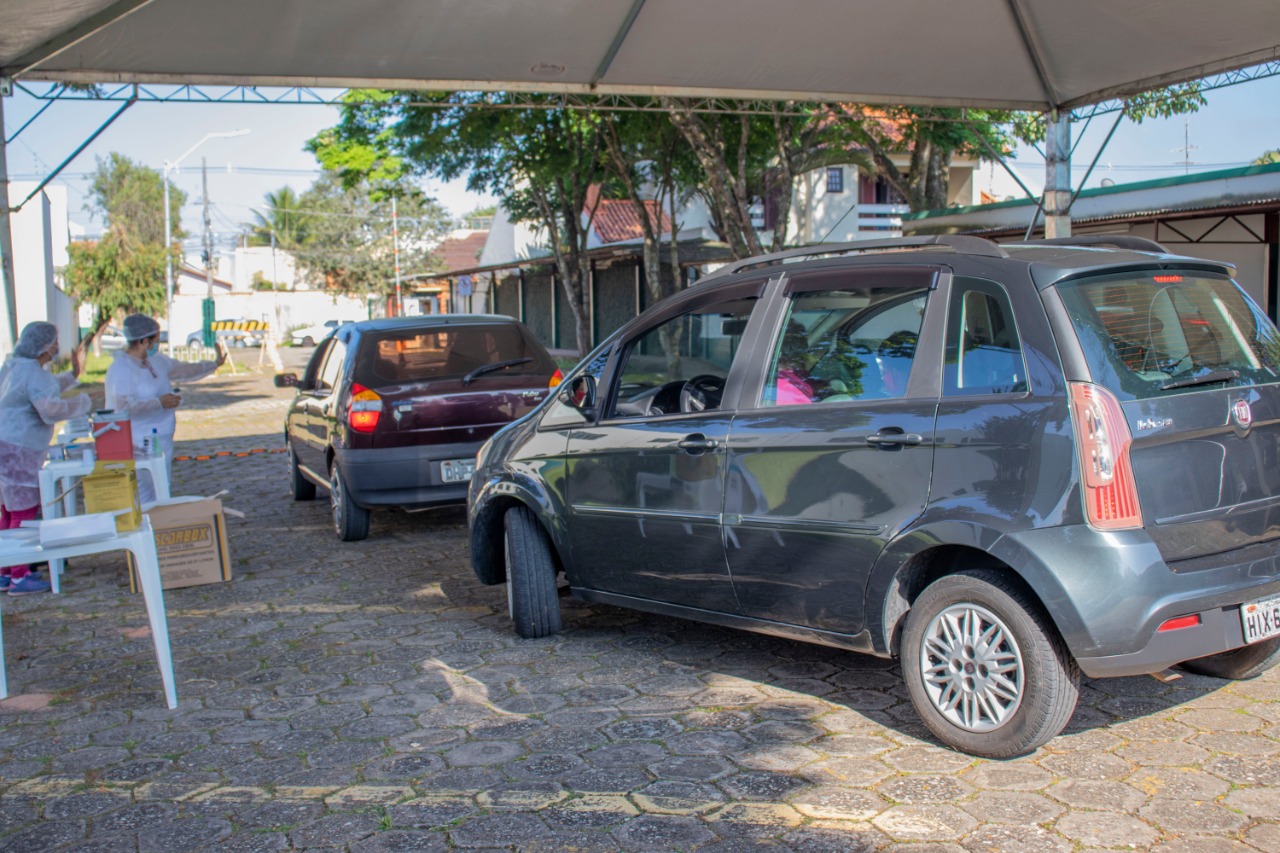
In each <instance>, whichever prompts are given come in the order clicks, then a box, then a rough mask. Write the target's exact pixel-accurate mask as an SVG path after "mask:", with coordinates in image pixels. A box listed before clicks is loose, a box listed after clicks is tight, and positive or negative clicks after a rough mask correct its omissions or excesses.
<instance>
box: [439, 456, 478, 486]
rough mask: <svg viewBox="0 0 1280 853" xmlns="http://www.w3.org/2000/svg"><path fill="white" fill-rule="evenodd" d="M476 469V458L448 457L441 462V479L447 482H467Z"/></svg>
mask: <svg viewBox="0 0 1280 853" xmlns="http://www.w3.org/2000/svg"><path fill="white" fill-rule="evenodd" d="M475 470H476V460H474V459H446V460H445V461H443V462H441V463H440V479H441V480H444V481H445V482H446V483H466V482H469V481H470V480H471V475H472V474H474V473H475Z"/></svg>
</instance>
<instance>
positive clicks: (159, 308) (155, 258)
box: [66, 226, 171, 364]
mask: <svg viewBox="0 0 1280 853" xmlns="http://www.w3.org/2000/svg"><path fill="white" fill-rule="evenodd" d="M67 251H68V253H69V255H70V261H69V262H68V264H67V269H66V289H67V293H68V294H70V295H71V297H72V298H73V299H76V300H77V301H79V302H83V303H88V304H89V305H92V306H93V308H94V319H93V322H92V323H91V324H90V326H89V328H90V329H91V331H90V333H89V334H88V335H87V336H86V337H85V338H84V339H83V340H82V341H80V343H79V344H77V345H76V351H77V354H78V355H79V356H80V361H81V363H82V364H83V363H84V354H85V351H86V350H87V349H88V347H89V343H90V342H91V341H92V340H93V339H94V337H96V336H97V335H98V333H100V332H101V331H102V329H103V328H104V327H105V326H106V325H107V324H108V323H110V322H111V321H112V320H114V319H115V318H116V317H117V316H120V315H124V314H132V313H135V312H137V313H141V314H150V315H152V316H157V315H159V314H162V313H164V310H165V285H164V282H165V276H164V272H165V263H166V261H168V260H169V259H170V257H171V255H170V253H168V252H166V251H165V248H164V244H163V243H144V242H142V241H140V240H138V239H136V238H135V237H134V236H133V235H131V234H129V233H128V232H127V231H126V230H125V229H123V228H121V227H119V226H115V227H112V228H110V229H109V230H108V231H107V233H106V234H104V235H103V237H102V239H100V240H97V241H80V242H75V243H72V244H71V245H70V246H68V247H67Z"/></svg>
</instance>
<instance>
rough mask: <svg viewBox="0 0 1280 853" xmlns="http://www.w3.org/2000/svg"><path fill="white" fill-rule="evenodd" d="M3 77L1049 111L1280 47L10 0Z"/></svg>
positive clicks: (1266, 55)
mask: <svg viewBox="0 0 1280 853" xmlns="http://www.w3.org/2000/svg"><path fill="white" fill-rule="evenodd" d="M0 21H3V22H4V23H3V26H0V76H5V77H10V78H27V79H48V80H62V81H81V82H110V81H122V82H139V83H142V82H151V83H210V84H212V83H229V84H231V83H234V84H248V85H264V86H266V85H308V86H325V87H329V86H334V87H345V86H379V87H403V88H422V89H491V90H503V89H509V90H538V91H544V92H545V91H562V92H578V93H582V92H592V93H600V94H632V95H637V94H638V95H645V94H674V95H700V96H707V95H711V96H725V97H744V98H795V99H841V100H847V101H860V102H865V103H895V104H901V103H914V104H952V105H968V106H992V107H994V106H999V107H1010V108H1018V109H1033V110H1051V109H1058V108H1064V107H1072V106H1075V105H1079V104H1085V103H1092V102H1095V101H1099V100H1103V99H1107V98H1111V97H1117V96H1123V95H1126V94H1132V93H1134V92H1137V91H1141V90H1143V89H1148V88H1152V87H1155V86H1160V85H1166V84H1170V83H1177V82H1182V81H1186V80H1192V79H1196V78H1200V77H1204V76H1207V75H1210V74H1214V73H1217V72H1221V71H1227V70H1230V69H1234V68H1241V67H1245V66H1248V65H1254V64H1258V63H1261V62H1266V61H1269V60H1273V59H1277V58H1280V9H1278V8H1277V5H1276V0H1222V2H1218V3H1207V2H1204V0H1158V2H1157V0H1129V2H1125V3H1118V2H1116V0H1070V2H1063V0H967V2H946V0H893V2H886V0H795V2H790V3H788V2H780V0H536V2H533V0H217V2H208V0H0Z"/></svg>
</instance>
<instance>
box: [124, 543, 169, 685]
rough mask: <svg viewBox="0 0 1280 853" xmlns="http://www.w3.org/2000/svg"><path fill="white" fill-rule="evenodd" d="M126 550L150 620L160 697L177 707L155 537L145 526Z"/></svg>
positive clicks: (167, 624) (167, 623) (167, 621)
mask: <svg viewBox="0 0 1280 853" xmlns="http://www.w3.org/2000/svg"><path fill="white" fill-rule="evenodd" d="M130 539H131V541H130V543H129V551H130V552H131V553H132V554H133V561H134V564H135V565H136V566H137V569H138V585H139V586H141V587H142V597H143V599H145V601H146V604H147V618H148V619H149V620H150V622H151V640H152V642H154V643H155V647H156V663H157V664H159V666H160V680H161V681H163V682H164V698H165V701H166V702H168V704H169V707H170V708H176V707H178V693H177V689H176V688H175V687H174V684H173V653H172V651H171V650H170V648H169V618H168V616H166V614H165V611H164V590H163V589H162V588H161V587H160V562H159V560H158V559H157V558H156V542H155V536H154V534H152V532H151V527H150V526H149V525H148V526H145V527H143V528H142V529H141V530H139V531H138V532H137V533H134V534H133V535H132V536H131V537H130Z"/></svg>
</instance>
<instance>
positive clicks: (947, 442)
mask: <svg viewBox="0 0 1280 853" xmlns="http://www.w3.org/2000/svg"><path fill="white" fill-rule="evenodd" d="M1232 273H1233V270H1232V268H1231V267H1229V266H1227V265H1225V264H1223V263H1220V262H1216V261H1206V260H1197V259H1193V258H1185V257H1178V256H1174V255H1170V254H1168V253H1167V252H1166V250H1165V249H1164V248H1163V247H1161V246H1159V245H1157V244H1155V243H1153V242H1151V241H1147V240H1140V239H1137V238H1128V237H1095V238H1092V239H1090V238H1088V237H1082V238H1075V239H1072V240H1066V241H1039V242H1030V243H1025V244H1018V245H1003V246H1001V245H996V244H994V243H991V242H988V241H986V240H980V239H977V238H973V237H950V238H946V237H938V238H908V239H901V240H890V241H883V242H864V243H852V244H848V245H846V246H831V247H828V246H822V247H815V248H813V249H808V250H796V251H793V252H787V253H781V254H778V255H772V256H765V257H760V258H753V259H748V260H746V261H743V262H740V263H737V264H734V265H732V266H730V267H728V268H726V269H724V270H722V271H720V272H718V273H716V274H714V275H712V276H709V277H708V278H707V279H705V280H704V282H702V283H700V284H698V285H696V286H694V287H691V288H689V289H688V290H687V291H684V292H682V293H680V294H678V295H677V296H674V297H672V298H670V299H668V300H665V301H663V302H660V303H658V304H657V305H654V306H653V307H652V308H650V309H649V310H648V311H646V312H645V313H644V314H642V315H641V316H639V317H638V318H636V319H635V320H633V321H632V322H630V323H629V324H627V325H626V326H624V327H623V328H622V329H620V330H619V331H618V332H617V333H615V334H614V335H613V336H612V337H610V338H609V339H608V340H607V341H606V342H605V343H604V344H603V345H602V346H601V347H600V348H599V349H598V350H597V351H596V352H595V353H594V354H593V355H591V356H590V357H588V358H587V359H586V360H585V361H584V362H583V363H582V364H581V365H580V366H579V367H578V368H575V370H574V371H573V372H571V373H570V375H569V377H568V379H567V380H566V381H565V383H564V384H563V386H562V387H561V390H560V391H558V392H557V393H556V395H555V396H554V397H553V399H551V400H548V401H547V402H546V403H545V404H544V405H543V406H542V407H541V409H540V410H539V411H538V412H536V413H535V414H534V415H533V416H531V417H529V418H526V419H524V420H522V421H520V422H518V423H516V424H513V425H512V426H510V427H508V428H506V429H504V430H503V431H501V432H499V433H498V434H497V435H495V436H494V437H493V438H492V439H490V440H489V441H488V442H487V443H486V444H485V446H484V447H483V448H482V449H481V451H480V454H479V457H478V460H477V467H476V471H475V475H474V476H473V478H472V481H471V493H470V509H469V519H470V524H471V556H472V562H473V566H474V568H475V571H476V574H477V576H478V577H479V579H480V580H481V581H482V582H484V583H489V584H496V583H503V582H505V583H507V585H508V596H507V598H508V601H509V603H510V609H511V615H512V617H513V620H514V622H515V628H516V631H517V632H518V633H519V634H520V635H521V636H525V637H538V636H545V635H548V634H552V633H554V632H555V631H557V630H559V628H560V624H561V623H560V605H559V598H558V596H557V592H558V590H557V576H558V574H559V573H561V572H563V573H564V576H565V579H566V581H567V583H568V586H569V589H570V591H571V592H572V593H573V594H574V595H575V596H577V597H578V598H581V599H584V600H587V601H597V602H605V603H609V604H614V605H617V606H620V607H628V608H633V609H637V610H644V611H650V612H655V613H662V614H667V615H672V616H682V617H686V618H690V619H697V620H703V621H708V622H713V623H716V624H720V625H731V626H736V627H740V628H745V629H747V630H753V631H760V632H763V633H767V634H773V635H779V636H785V637H791V638H794V639H799V640H806V641H810V642H818V643H824V644H828V645H832V646H836V647H840V648H845V649H850V650H853V651H858V652H866V653H870V654H875V655H880V656H884V657H896V658H898V659H899V661H900V663H901V668H902V672H903V676H904V678H905V680H906V684H907V690H908V693H909V695H910V697H911V700H912V702H913V704H914V706H915V708H916V710H917V712H918V713H919V714H920V717H921V718H922V720H923V721H924V723H925V724H926V725H927V726H928V728H929V730H930V731H932V732H933V734H934V735H935V736H936V737H937V738H938V739H939V740H941V741H942V742H944V743H946V744H948V745H950V746H952V747H955V748H956V749H960V750H964V751H967V752H970V753H972V754H975V755H981V756H989V757H993V758H1004V757H1010V756H1014V755H1019V754H1022V753H1026V752H1028V751H1031V750H1033V749H1035V748H1036V747H1038V746H1040V745H1041V744H1044V743H1046V742H1047V741H1048V740H1049V739H1051V738H1052V737H1054V736H1055V735H1056V734H1057V733H1058V732H1059V731H1061V730H1062V728H1063V726H1065V725H1066V723H1067V721H1068V720H1069V719H1070V718H1071V715H1072V712H1073V710H1074V709H1075V706H1076V699H1077V690H1078V682H1079V679H1080V676H1081V673H1082V672H1083V673H1084V674H1085V675H1088V676H1090V677H1093V678H1100V677H1104V676H1128V675H1140V674H1146V673H1158V674H1160V675H1161V676H1162V677H1163V678H1166V679H1167V678H1174V677H1177V673H1176V672H1167V670H1169V669H1170V668H1172V667H1176V666H1181V668H1182V669H1184V670H1187V671H1189V672H1194V673H1199V674H1203V675H1210V676H1217V677H1221V678H1229V679H1238V678H1252V677H1254V676H1257V675H1259V674H1260V673H1262V672H1264V671H1266V670H1267V669H1268V668H1270V667H1271V666H1273V665H1274V664H1275V663H1276V662H1277V660H1280V559H1277V557H1276V553H1277V547H1278V546H1280V333H1278V332H1277V330H1276V328H1275V326H1273V325H1272V323H1271V321H1270V320H1268V319H1267V317H1266V315H1265V314H1264V313H1263V312H1262V311H1261V310H1260V309H1259V308H1258V307H1257V306H1256V305H1255V304H1254V303H1253V302H1252V301H1250V299H1249V297H1248V296H1247V295H1246V294H1245V293H1244V291H1243V290H1241V289H1240V287H1239V286H1238V285H1237V284H1236V283H1235V282H1234V281H1233V280H1232V278H1231V276H1232Z"/></svg>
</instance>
